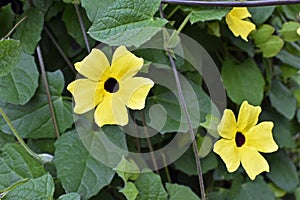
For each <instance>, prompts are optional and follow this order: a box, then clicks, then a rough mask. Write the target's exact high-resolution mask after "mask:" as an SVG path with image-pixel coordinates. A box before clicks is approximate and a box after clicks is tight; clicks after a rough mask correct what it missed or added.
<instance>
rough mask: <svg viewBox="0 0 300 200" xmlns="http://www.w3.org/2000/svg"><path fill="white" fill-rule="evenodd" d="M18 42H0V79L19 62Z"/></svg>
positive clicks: (19, 50)
mask: <svg viewBox="0 0 300 200" xmlns="http://www.w3.org/2000/svg"><path fill="white" fill-rule="evenodd" d="M20 54H21V49H20V42H19V41H17V40H0V77H2V76H4V75H6V74H8V73H9V72H10V71H11V70H12V69H13V68H14V67H15V66H16V65H17V64H18V62H19V58H20Z"/></svg>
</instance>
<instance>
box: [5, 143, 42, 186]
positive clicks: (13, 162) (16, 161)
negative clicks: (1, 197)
mask: <svg viewBox="0 0 300 200" xmlns="http://www.w3.org/2000/svg"><path fill="white" fill-rule="evenodd" d="M44 174H45V170H44V168H43V165H42V164H41V163H40V162H38V161H37V160H35V159H34V158H32V157H31V156H30V155H29V154H28V153H27V152H26V151H25V150H24V148H23V147H22V146H21V145H17V144H12V143H10V144H7V145H5V146H4V147H3V148H2V153H1V157H0V190H1V189H4V188H7V187H9V186H10V185H12V184H13V183H15V182H17V181H20V180H23V179H24V178H36V177H39V176H42V175H44Z"/></svg>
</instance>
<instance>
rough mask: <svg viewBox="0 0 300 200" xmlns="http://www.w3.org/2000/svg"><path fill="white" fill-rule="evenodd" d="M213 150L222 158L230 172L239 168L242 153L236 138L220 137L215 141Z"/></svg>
mask: <svg viewBox="0 0 300 200" xmlns="http://www.w3.org/2000/svg"><path fill="white" fill-rule="evenodd" d="M213 151H214V152H215V153H217V154H218V155H219V156H220V157H221V158H222V160H223V161H224V163H225V164H226V167H227V170H228V171H229V172H234V171H235V170H237V169H238V167H239V165H240V155H239V152H238V148H237V147H236V145H235V141H234V140H226V139H220V140H219V141H217V142H216V143H215V145H214V150H213Z"/></svg>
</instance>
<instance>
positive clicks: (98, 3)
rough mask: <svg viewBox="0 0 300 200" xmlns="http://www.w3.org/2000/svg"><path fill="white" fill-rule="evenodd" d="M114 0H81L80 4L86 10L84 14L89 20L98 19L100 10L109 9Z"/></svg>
mask: <svg viewBox="0 0 300 200" xmlns="http://www.w3.org/2000/svg"><path fill="white" fill-rule="evenodd" d="M114 2H115V0H81V5H82V7H84V9H85V10H86V14H87V16H88V18H89V19H90V21H91V22H93V21H95V20H96V19H99V16H100V15H101V12H103V11H104V10H109V7H110V6H111V5H113V4H114Z"/></svg>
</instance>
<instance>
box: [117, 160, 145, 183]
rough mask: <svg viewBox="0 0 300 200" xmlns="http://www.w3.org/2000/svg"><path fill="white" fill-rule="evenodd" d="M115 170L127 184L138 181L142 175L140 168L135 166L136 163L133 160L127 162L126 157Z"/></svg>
mask: <svg viewBox="0 0 300 200" xmlns="http://www.w3.org/2000/svg"><path fill="white" fill-rule="evenodd" d="M114 170H115V171H116V172H117V173H118V175H119V176H120V177H121V178H122V179H123V181H124V182H125V183H126V182H127V181H128V180H136V179H137V178H138V175H139V173H140V170H139V167H138V166H137V165H136V164H135V162H134V161H133V160H131V159H129V160H126V159H125V158H124V157H122V160H121V161H120V163H119V164H118V166H117V167H116V168H115V169H114ZM133 172H135V173H133Z"/></svg>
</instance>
